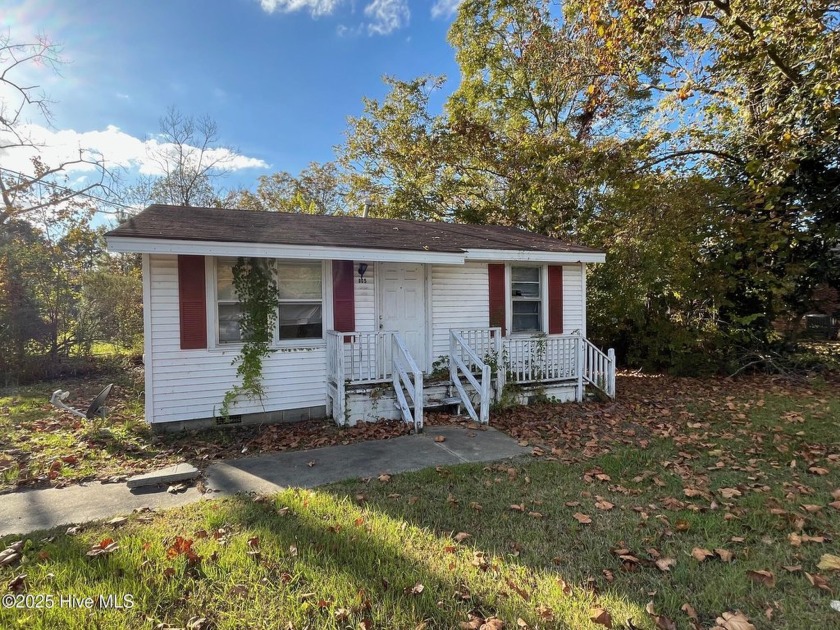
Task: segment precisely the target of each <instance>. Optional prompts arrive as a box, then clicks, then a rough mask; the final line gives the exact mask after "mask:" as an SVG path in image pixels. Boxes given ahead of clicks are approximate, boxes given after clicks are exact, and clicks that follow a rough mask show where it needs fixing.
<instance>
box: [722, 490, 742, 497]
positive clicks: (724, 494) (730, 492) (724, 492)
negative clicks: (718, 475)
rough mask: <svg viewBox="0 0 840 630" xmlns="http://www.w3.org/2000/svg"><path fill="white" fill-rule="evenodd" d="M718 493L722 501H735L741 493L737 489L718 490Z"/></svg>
mask: <svg viewBox="0 0 840 630" xmlns="http://www.w3.org/2000/svg"><path fill="white" fill-rule="evenodd" d="M718 492H719V493H720V496H722V497H723V498H724V499H735V498H737V497H740V496H741V491H740V490H738V489H737V488H719V489H718Z"/></svg>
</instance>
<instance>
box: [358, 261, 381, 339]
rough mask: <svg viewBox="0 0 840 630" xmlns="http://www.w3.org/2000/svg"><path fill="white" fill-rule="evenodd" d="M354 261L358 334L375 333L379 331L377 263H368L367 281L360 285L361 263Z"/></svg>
mask: <svg viewBox="0 0 840 630" xmlns="http://www.w3.org/2000/svg"><path fill="white" fill-rule="evenodd" d="M360 262H362V261H358V260H357V261H354V262H353V269H354V270H355V276H356V279H355V283H356V290H355V299H356V332H375V331H376V330H379V326H378V325H377V322H376V263H372V262H368V263H367V266H368V268H367V271H366V272H365V280H367V282H365V283H363V284H359V277H358V276H359V272H358V269H359V263H360Z"/></svg>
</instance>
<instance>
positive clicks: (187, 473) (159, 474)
mask: <svg viewBox="0 0 840 630" xmlns="http://www.w3.org/2000/svg"><path fill="white" fill-rule="evenodd" d="M200 474H201V472H200V471H199V470H198V468H196V467H195V466H193V465H192V464H188V463H187V462H180V463H178V464H175V465H174V466H167V467H166V468H161V469H160V470H154V471H152V472H149V473H145V474H142V475H135V476H134V477H129V478H128V480H126V482H125V485H126V486H128V487H129V488H141V487H143V486H156V485H163V484H168V483H176V482H178V481H189V480H191V479H195V478H196V477H198V476H199V475H200Z"/></svg>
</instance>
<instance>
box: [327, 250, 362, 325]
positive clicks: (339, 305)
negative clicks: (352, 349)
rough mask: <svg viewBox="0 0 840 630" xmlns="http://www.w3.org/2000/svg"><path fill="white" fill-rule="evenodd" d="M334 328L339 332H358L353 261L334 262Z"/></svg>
mask: <svg viewBox="0 0 840 630" xmlns="http://www.w3.org/2000/svg"><path fill="white" fill-rule="evenodd" d="M332 279H333V327H334V329H335V330H337V331H338V332H353V331H354V330H356V294H355V287H354V286H353V261H352V260H334V261H332Z"/></svg>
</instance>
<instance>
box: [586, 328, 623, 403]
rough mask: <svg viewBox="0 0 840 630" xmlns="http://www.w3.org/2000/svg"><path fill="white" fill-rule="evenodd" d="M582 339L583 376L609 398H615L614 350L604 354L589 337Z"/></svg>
mask: <svg viewBox="0 0 840 630" xmlns="http://www.w3.org/2000/svg"><path fill="white" fill-rule="evenodd" d="M581 339H582V341H583V378H584V379H585V380H586V382H587V383H590V384H591V385H593V386H594V387H597V388H598V389H600V390H601V391H602V392H604V393H605V394H606V395H607V396H609V397H610V398H615V351H614V350H613V349H612V348H610V349H609V350H607V353H606V354H604V353H603V352H601V350H599V349H598V348H597V347H596V346H595V345H594V344H593V343H592V342H591V341H589V339H586V338H584V337H581Z"/></svg>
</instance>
